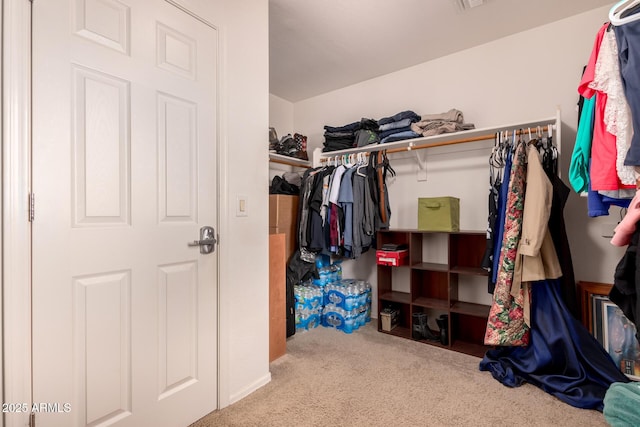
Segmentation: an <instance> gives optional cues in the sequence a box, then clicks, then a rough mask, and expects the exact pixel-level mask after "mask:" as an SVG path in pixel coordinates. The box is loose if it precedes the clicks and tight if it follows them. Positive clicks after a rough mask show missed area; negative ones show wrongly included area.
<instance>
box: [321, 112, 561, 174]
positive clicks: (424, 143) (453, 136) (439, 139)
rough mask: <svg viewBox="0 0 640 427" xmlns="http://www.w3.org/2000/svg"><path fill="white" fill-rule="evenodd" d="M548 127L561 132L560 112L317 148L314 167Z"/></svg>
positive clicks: (555, 131) (489, 138)
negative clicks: (345, 157) (344, 157)
mask: <svg viewBox="0 0 640 427" xmlns="http://www.w3.org/2000/svg"><path fill="white" fill-rule="evenodd" d="M547 125H551V126H552V130H553V132H554V134H558V133H559V132H560V110H559V109H558V110H557V111H556V115H555V116H551V117H547V118H543V119H540V120H531V121H526V122H519V123H512V124H503V125H499V126H491V127H484V128H478V129H471V130H465V131H461V132H454V133H444V134H441V135H434V136H426V137H422V138H413V139H405V140H402V141H394V142H389V143H386V144H371V145H366V146H363V147H356V148H350V149H346V150H336V151H327V152H323V151H322V149H321V148H316V149H315V150H314V151H313V165H314V166H316V167H317V166H320V164H321V162H322V161H323V160H327V159H331V158H333V157H336V156H341V155H343V154H352V153H366V152H377V151H382V150H386V151H387V153H388V154H389V153H397V152H403V151H415V150H421V149H423V148H433V147H441V146H445V145H454V144H462V143H467V142H475V141H486V140H492V139H494V137H495V134H496V132H500V131H505V130H508V131H512V130H520V129H524V130H525V132H527V131H528V129H531V132H532V133H534V132H535V131H536V130H537V127H538V126H540V127H541V128H544V130H545V131H546V128H547Z"/></svg>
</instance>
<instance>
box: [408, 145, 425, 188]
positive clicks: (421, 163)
mask: <svg viewBox="0 0 640 427" xmlns="http://www.w3.org/2000/svg"><path fill="white" fill-rule="evenodd" d="M413 146H414V144H413V143H409V146H408V147H407V151H411V152H413V153H414V154H415V155H416V163H417V165H418V172H417V174H416V177H417V179H418V181H426V180H427V150H413Z"/></svg>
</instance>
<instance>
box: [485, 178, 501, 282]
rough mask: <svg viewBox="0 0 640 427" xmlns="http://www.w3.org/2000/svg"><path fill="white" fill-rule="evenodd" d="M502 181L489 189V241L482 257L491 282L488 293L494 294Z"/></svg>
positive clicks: (496, 181) (494, 183)
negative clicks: (495, 254)
mask: <svg viewBox="0 0 640 427" xmlns="http://www.w3.org/2000/svg"><path fill="white" fill-rule="evenodd" d="M501 185H502V180H499V179H496V180H495V181H494V182H493V184H492V185H491V186H490V188H489V216H488V218H487V241H486V245H485V250H484V255H483V257H482V263H481V265H480V266H481V267H482V268H483V269H485V270H487V271H488V272H489V273H490V274H489V280H488V284H487V291H488V292H489V293H490V294H492V293H493V291H494V290H495V288H496V284H495V283H494V282H493V280H492V277H491V276H492V275H491V269H492V268H493V250H494V246H495V240H496V238H497V237H496V224H497V222H498V197H499V194H500V186H501Z"/></svg>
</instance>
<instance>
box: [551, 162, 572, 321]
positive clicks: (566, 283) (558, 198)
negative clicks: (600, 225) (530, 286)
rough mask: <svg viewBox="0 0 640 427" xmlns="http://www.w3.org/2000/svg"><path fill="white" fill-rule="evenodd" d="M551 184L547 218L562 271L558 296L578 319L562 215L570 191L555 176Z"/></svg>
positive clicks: (569, 253) (569, 251)
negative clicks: (559, 295) (551, 196)
mask: <svg viewBox="0 0 640 427" xmlns="http://www.w3.org/2000/svg"><path fill="white" fill-rule="evenodd" d="M551 184H552V185H553V200H552V202H551V215H550V216H549V233H550V234H551V240H553V246H554V247H555V249H556V254H557V255H558V260H559V261H560V268H561V269H562V277H560V278H559V279H558V280H559V282H560V294H561V296H562V299H563V300H564V304H565V305H566V306H567V309H568V310H569V312H570V313H571V315H573V317H575V318H576V319H580V307H579V306H578V297H577V293H576V279H575V276H574V272H573V260H572V258H571V248H570V247H569V239H568V237H567V229H566V227H565V222H564V215H563V211H564V207H565V205H566V203H567V199H568V198H569V194H571V189H570V188H569V187H568V186H567V185H566V184H565V183H564V182H563V181H562V180H561V179H560V178H559V177H558V175H556V174H554V175H553V176H552V178H551Z"/></svg>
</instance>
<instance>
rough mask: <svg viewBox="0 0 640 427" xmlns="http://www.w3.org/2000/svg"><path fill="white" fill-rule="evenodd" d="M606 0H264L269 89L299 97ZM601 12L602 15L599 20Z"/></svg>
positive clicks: (292, 99)
mask: <svg viewBox="0 0 640 427" xmlns="http://www.w3.org/2000/svg"><path fill="white" fill-rule="evenodd" d="M613 4H614V2H612V1H611V0H562V1H559V0H535V1H532V0H485V4H484V5H483V6H479V7H475V8H471V9H468V10H465V11H463V10H462V9H461V8H460V7H459V5H458V0H269V52H270V53H269V84H270V93H272V94H273V95H276V96H278V97H280V98H283V99H286V100H288V101H290V102H297V101H300V100H303V99H307V98H310V97H313V96H316V95H319V94H322V93H326V92H330V91H332V90H335V89H339V88H343V87H346V86H349V85H352V84H355V83H358V82H361V81H364V80H368V79H371V78H374V77H378V76H381V75H384V74H388V73H391V72H394V71H398V70H401V69H403V68H407V67H410V66H412V65H416V64H420V63H422V62H426V61H429V60H432V59H434V58H438V57H441V56H445V55H448V54H451V53H453V52H457V51H460V50H464V49H468V48H471V47H473V46H478V45H480V44H484V43H487V42H490V41H492V40H495V39H499V38H502V37H505V36H508V35H510V34H515V33H518V32H521V31H524V30H527V29H529V28H534V27H537V26H540V25H544V24H546V23H550V22H553V21H557V20H559V19H563V18H566V17H569V16H572V15H576V14H579V13H582V12H585V11H588V10H591V9H594V8H596V7H600V6H607V5H609V6H612V5H613ZM604 20H606V17H603V22H604Z"/></svg>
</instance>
